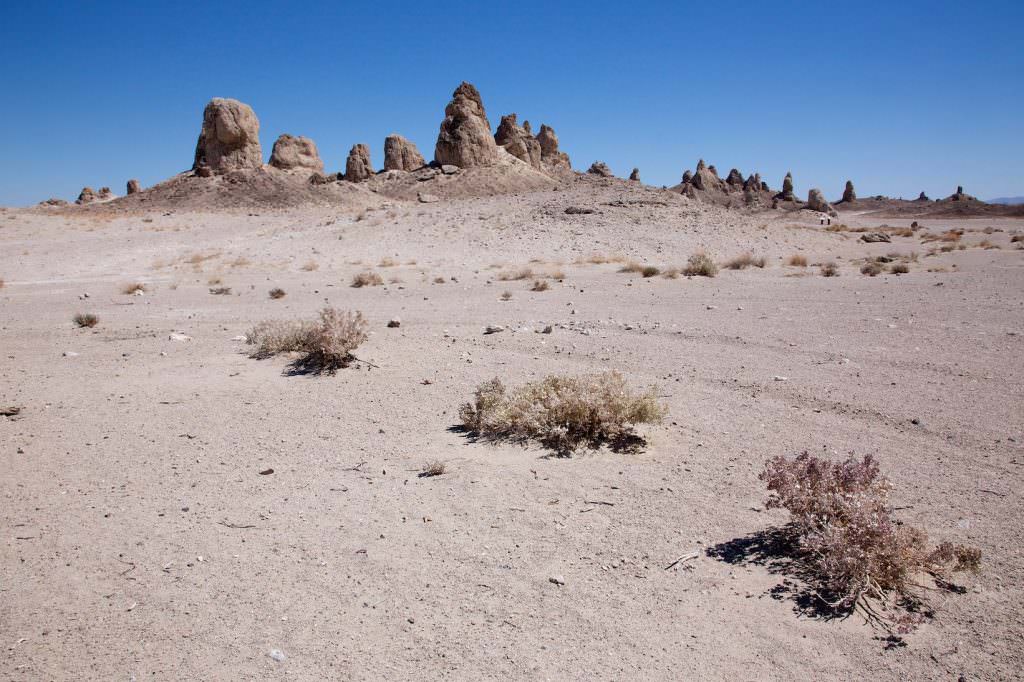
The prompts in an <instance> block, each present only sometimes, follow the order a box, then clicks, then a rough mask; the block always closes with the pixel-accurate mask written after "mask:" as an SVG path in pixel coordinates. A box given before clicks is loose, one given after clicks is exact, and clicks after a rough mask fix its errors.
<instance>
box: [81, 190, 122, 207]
mask: <svg viewBox="0 0 1024 682" xmlns="http://www.w3.org/2000/svg"><path fill="white" fill-rule="evenodd" d="M113 196H114V194H113V193H112V192H111V191H110V188H109V187H101V188H100V191H99V192H97V191H95V190H94V189H93V188H92V187H83V188H82V191H81V192H79V194H78V199H76V200H75V203H76V204H78V205H79V206H84V205H85V204H91V203H93V202H96V201H106V200H108V199H111V198H113Z"/></svg>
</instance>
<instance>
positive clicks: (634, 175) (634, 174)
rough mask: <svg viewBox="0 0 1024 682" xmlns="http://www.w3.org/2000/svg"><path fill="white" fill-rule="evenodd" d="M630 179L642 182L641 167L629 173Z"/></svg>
mask: <svg viewBox="0 0 1024 682" xmlns="http://www.w3.org/2000/svg"><path fill="white" fill-rule="evenodd" d="M629 179H630V180H633V181H635V182H640V169H639V168H634V169H633V172H632V173H630V174H629Z"/></svg>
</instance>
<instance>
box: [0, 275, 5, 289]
mask: <svg viewBox="0 0 1024 682" xmlns="http://www.w3.org/2000/svg"><path fill="white" fill-rule="evenodd" d="M4 284H5V282H4V278H3V277H0V289H3V288H4Z"/></svg>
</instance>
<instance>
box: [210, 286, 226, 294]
mask: <svg viewBox="0 0 1024 682" xmlns="http://www.w3.org/2000/svg"><path fill="white" fill-rule="evenodd" d="M210 293H211V294H213V295H214V296H228V295H229V294H231V287H211V288H210Z"/></svg>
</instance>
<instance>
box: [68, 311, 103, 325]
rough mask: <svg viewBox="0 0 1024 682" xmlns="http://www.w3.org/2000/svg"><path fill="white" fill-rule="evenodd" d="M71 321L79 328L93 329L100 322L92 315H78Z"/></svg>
mask: <svg viewBox="0 0 1024 682" xmlns="http://www.w3.org/2000/svg"><path fill="white" fill-rule="evenodd" d="M71 320H72V321H73V322H74V323H75V324H76V325H78V326H79V327H95V326H96V325H97V324H99V322H100V318H99V317H98V316H96V315H93V314H92V313H78V314H77V315H75V316H74V317H72V318H71Z"/></svg>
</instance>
